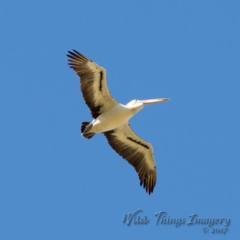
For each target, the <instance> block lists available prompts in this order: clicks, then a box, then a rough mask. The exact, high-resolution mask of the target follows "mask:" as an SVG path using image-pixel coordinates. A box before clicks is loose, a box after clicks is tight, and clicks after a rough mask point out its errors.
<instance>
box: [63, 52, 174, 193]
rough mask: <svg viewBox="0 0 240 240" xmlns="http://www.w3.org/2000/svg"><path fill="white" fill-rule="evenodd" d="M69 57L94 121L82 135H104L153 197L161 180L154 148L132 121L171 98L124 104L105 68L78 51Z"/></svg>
mask: <svg viewBox="0 0 240 240" xmlns="http://www.w3.org/2000/svg"><path fill="white" fill-rule="evenodd" d="M68 53H69V54H67V57H68V62H69V63H68V64H69V66H70V67H71V68H72V69H74V71H75V72H76V73H77V75H78V76H79V77H80V85H81V92H82V95H83V98H84V100H85V102H86V104H87V105H88V107H89V108H90V110H91V114H92V117H93V118H94V120H93V121H92V122H82V125H81V135H82V136H83V137H84V138H87V139H90V138H92V137H93V136H94V135H95V134H96V133H103V134H104V135H105V137H106V138H107V140H108V143H109V145H110V146H111V147H112V148H113V149H114V150H115V151H116V152H117V153H118V154H119V155H120V156H122V157H123V158H124V159H126V160H127V161H128V162H129V163H130V164H131V165H132V166H133V167H134V168H135V170H136V171H137V173H138V177H139V180H140V185H141V186H142V185H143V187H144V188H145V190H146V192H147V193H148V194H151V193H152V192H153V189H154V187H155V185H156V179H157V174H156V164H155V161H154V157H153V147H152V145H151V144H150V143H148V142H146V141H145V140H143V139H142V138H140V137H139V136H138V135H136V134H135V133H134V132H133V130H132V129H131V127H130V125H129V123H128V121H129V119H130V118H131V117H132V116H134V115H135V114H136V113H137V112H139V111H140V110H141V109H142V108H143V107H144V106H145V105H147V104H153V103H161V102H165V101H167V100H169V98H157V99H150V100H132V101H130V102H129V103H128V104H127V105H123V104H120V103H118V102H117V101H116V100H115V99H114V98H113V97H112V96H111V94H110V92H109V90H108V86H107V79H106V70H105V68H103V67H101V66H99V65H98V64H96V63H95V62H93V61H91V60H90V59H88V58H86V57H85V56H83V55H82V54H81V53H79V52H78V51H76V50H73V51H68Z"/></svg>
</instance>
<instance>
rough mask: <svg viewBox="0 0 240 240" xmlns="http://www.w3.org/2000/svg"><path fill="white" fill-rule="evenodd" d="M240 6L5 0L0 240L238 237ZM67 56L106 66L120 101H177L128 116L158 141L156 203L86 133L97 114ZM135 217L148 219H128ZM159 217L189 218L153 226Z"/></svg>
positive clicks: (0, 50) (100, 141)
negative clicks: (84, 127)
mask: <svg viewBox="0 0 240 240" xmlns="http://www.w3.org/2000/svg"><path fill="white" fill-rule="evenodd" d="M239 12H240V2H239V1H222V0H218V1H216V0H212V1H190V0H189V1H149V2H146V1H118V2H117V1H61V2H58V1H45V0H44V1H39V2H36V1H35V2H34V1H16V0H13V1H5V2H2V3H1V9H0V14H1V23H0V26H1V38H0V42H1V44H0V55H1V57H0V65H1V81H0V109H1V118H0V136H1V138H0V158H1V159H0V239H4V240H8V239H11V240H12V239H14V240H18V239H24V240H28V239H31V240H32V239H35V240H38V239H51V240H52V239H57V240H62V239H67V240H71V239H74V240H75V239H190V238H194V239H203V238H205V237H207V236H209V237H210V238H214V236H215V235H217V238H218V239H223V238H224V239H237V236H239V235H240V233H239V227H238V225H239V221H240V220H239V201H240V197H239V180H240V179H239V160H240V150H239V149H240V148H239V143H240V127H239V125H240V124H239V123H240V114H239V105H240V100H239V93H240V83H239V82H240V67H239V66H240V15H239ZM71 49H76V50H78V51H79V52H81V53H83V54H84V55H86V56H87V57H89V58H90V59H92V60H94V61H95V62H97V63H98V64H99V65H101V66H103V67H105V68H106V69H107V79H108V86H109V88H110V91H111V93H112V95H113V96H114V98H115V99H116V100H117V101H119V102H121V103H123V104H125V103H127V102H129V101H130V100H132V99H135V98H137V99H147V98H157V97H169V98H171V100H170V101H169V102H165V103H162V104H158V105H152V106H148V107H145V108H144V109H143V110H142V111H141V112H139V113H138V114H137V115H136V116H134V118H132V119H131V121H130V123H131V126H132V128H133V129H134V131H135V132H136V133H137V134H138V135H139V136H141V137H142V138H143V139H145V140H147V141H149V142H151V144H152V145H153V147H154V156H155V160H156V164H157V185H156V187H155V190H154V192H153V194H151V195H150V196H149V195H147V194H146V193H145V191H144V189H143V188H142V187H140V186H139V180H138V177H137V174H136V173H135V171H134V169H133V168H132V167H131V166H130V165H129V164H128V163H127V162H126V161H124V160H123V159H122V158H121V157H120V156H118V155H117V154H116V153H115V152H114V151H113V150H112V149H111V148H110V147H109V146H108V144H107V141H106V139H105V138H104V136H102V135H101V134H99V135H96V136H94V138H92V139H91V140H86V139H84V138H82V137H81V136H80V131H79V128H80V123H81V122H82V121H90V120H91V116H90V112H89V110H88V108H87V106H86V105H85V103H84V101H83V99H82V96H81V93H80V92H79V80H78V77H77V75H76V74H75V73H74V71H72V70H71V69H70V68H69V67H68V66H67V61H66V53H67V51H68V50H71ZM139 209H140V210H142V212H141V213H139V214H138V215H139V216H141V217H142V218H143V219H144V217H145V216H146V217H147V219H148V224H142V225H139V224H134V223H132V224H131V225H130V226H128V225H127V224H126V223H123V221H122V220H123V217H124V215H125V214H128V213H134V212H136V211H137V210H139ZM159 212H166V214H165V215H164V216H165V217H167V218H171V219H184V221H185V222H184V223H183V224H182V225H181V226H178V227H176V226H175V225H174V224H163V222H161V221H163V218H162V219H161V220H160V222H159V224H158V225H157V224H156V220H157V218H156V216H155V214H156V213H159ZM191 214H198V216H197V217H198V218H201V219H218V218H225V219H230V224H229V225H228V226H227V233H226V234H223V233H213V232H214V231H222V229H225V228H226V224H225V223H224V222H222V224H215V225H214V226H211V227H208V225H206V224H194V225H192V226H189V225H188V224H187V223H188V222H189V221H190V217H189V216H190V215H191ZM205 228H207V229H208V231H209V232H208V233H204V231H207V230H206V229H205ZM217 229H220V230H217Z"/></svg>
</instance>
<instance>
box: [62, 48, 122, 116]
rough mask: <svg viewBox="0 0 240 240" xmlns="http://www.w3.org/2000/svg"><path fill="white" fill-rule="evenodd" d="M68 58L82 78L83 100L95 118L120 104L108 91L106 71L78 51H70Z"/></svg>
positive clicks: (71, 65)
mask: <svg viewBox="0 0 240 240" xmlns="http://www.w3.org/2000/svg"><path fill="white" fill-rule="evenodd" d="M67 56H68V62H69V65H70V67H71V68H72V69H74V70H75V72H76V73H77V74H78V76H79V77H80V85H81V91H82V94H83V98H84V100H85V102H86V104H87V105H88V107H89V108H90V110H91V113H92V116H93V118H97V117H98V116H99V115H100V114H102V113H104V112H107V111H108V110H110V109H111V108H113V107H115V106H116V105H117V104H118V103H117V102H116V101H115V100H114V98H113V97H112V96H111V94H110V92H109V90H108V87H107V79H106V70H105V69H104V68H103V67H100V66H98V65H97V64H96V63H95V62H93V61H91V60H89V59H88V58H86V57H85V56H83V55H82V54H81V53H79V52H77V51H76V50H73V51H72V52H70V51H69V54H67Z"/></svg>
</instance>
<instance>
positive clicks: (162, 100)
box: [139, 98, 170, 104]
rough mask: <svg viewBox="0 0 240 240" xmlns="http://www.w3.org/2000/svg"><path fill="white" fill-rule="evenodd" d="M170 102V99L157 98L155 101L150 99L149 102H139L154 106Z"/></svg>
mask: <svg viewBox="0 0 240 240" xmlns="http://www.w3.org/2000/svg"><path fill="white" fill-rule="evenodd" d="M168 100H170V98H155V99H148V100H139V102H141V103H143V104H153V103H160V102H165V101H168Z"/></svg>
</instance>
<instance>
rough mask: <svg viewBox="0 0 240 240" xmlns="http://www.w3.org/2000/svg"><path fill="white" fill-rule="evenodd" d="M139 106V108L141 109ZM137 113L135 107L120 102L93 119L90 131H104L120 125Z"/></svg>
mask: <svg viewBox="0 0 240 240" xmlns="http://www.w3.org/2000/svg"><path fill="white" fill-rule="evenodd" d="M142 108H143V106H141V108H139V110H141V109H142ZM135 113H136V111H135V109H133V108H130V107H129V106H127V105H123V104H118V105H116V106H115V107H113V108H112V109H110V110H108V111H107V112H105V113H102V114H101V115H100V116H98V117H97V118H96V119H94V120H93V121H92V124H93V125H92V128H91V130H90V131H89V132H92V133H102V132H107V131H110V130H113V129H115V128H118V127H120V126H121V125H123V124H124V123H126V122H128V120H129V119H130V118H131V117H132V116H133V115H134V114H135Z"/></svg>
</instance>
